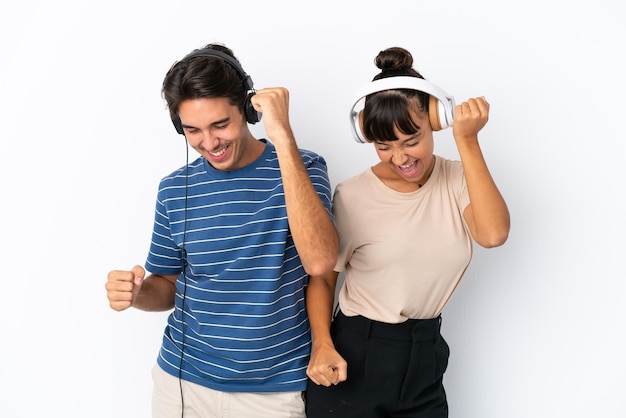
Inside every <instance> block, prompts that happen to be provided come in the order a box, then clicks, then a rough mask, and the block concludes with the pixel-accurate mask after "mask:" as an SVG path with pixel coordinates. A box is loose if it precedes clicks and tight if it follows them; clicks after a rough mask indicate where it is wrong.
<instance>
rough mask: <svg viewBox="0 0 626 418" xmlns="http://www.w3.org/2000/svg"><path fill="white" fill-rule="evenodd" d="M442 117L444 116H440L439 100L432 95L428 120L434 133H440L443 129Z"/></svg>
mask: <svg viewBox="0 0 626 418" xmlns="http://www.w3.org/2000/svg"><path fill="white" fill-rule="evenodd" d="M441 116H443V115H440V114H439V99H437V98H436V97H435V96H432V95H431V96H430V98H429V100H428V119H429V120H430V127H431V128H432V130H433V131H440V130H441V129H442V128H443V126H442V124H441Z"/></svg>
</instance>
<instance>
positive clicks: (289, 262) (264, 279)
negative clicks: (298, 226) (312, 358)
mask: <svg viewBox="0 0 626 418" xmlns="http://www.w3.org/2000/svg"><path fill="white" fill-rule="evenodd" d="M264 142H266V146H265V150H264V152H263V154H262V155H261V156H260V157H259V158H258V159H257V160H256V161H255V162H253V163H252V164H250V165H248V166H246V167H243V168H240V169H237V170H233V171H219V170H216V169H214V168H213V167H212V166H211V165H210V164H209V163H208V162H207V161H206V159H204V158H203V157H200V158H198V159H197V160H195V161H194V162H192V163H190V164H189V165H188V166H187V167H182V168H180V169H179V170H177V171H175V172H174V173H172V174H171V175H169V176H167V177H165V178H163V179H162V180H161V182H160V185H159V191H158V197H157V203H156V211H155V221H154V230H153V235H152V242H151V245H150V252H149V254H148V258H147V261H146V269H147V270H148V271H150V272H152V273H155V274H180V273H181V272H182V271H183V267H182V265H183V263H182V260H183V257H182V255H183V251H184V253H186V255H187V256H186V262H185V264H184V274H180V276H179V279H178V281H177V283H176V299H175V307H174V310H173V311H172V313H171V314H170V315H169V317H168V321H167V326H166V328H165V332H164V336H163V343H162V346H161V350H160V353H159V356H158V360H157V361H158V364H159V365H160V366H161V368H163V370H165V371H166V372H168V373H170V374H172V375H174V376H179V373H180V375H181V377H182V378H183V379H185V380H189V381H191V382H194V383H197V384H200V385H203V386H206V387H209V388H211V389H214V390H220V391H226V392H284V391H301V390H304V389H305V388H306V379H307V377H306V367H307V364H308V360H309V354H310V345H311V336H310V329H309V323H308V319H307V315H306V308H305V300H304V294H305V287H306V285H307V283H308V276H307V274H306V272H305V271H304V268H303V266H302V263H301V261H300V257H299V256H298V253H297V251H296V248H295V246H294V243H293V239H292V236H291V233H290V231H289V225H288V221H287V211H286V206H285V197H284V190H283V184H282V180H281V176H280V169H279V166H278V158H277V156H276V151H275V148H274V146H273V144H272V143H271V142H269V141H265V140H264ZM300 154H301V156H302V160H303V162H304V165H305V167H306V169H307V171H308V173H309V177H310V178H311V181H312V183H313V186H314V187H315V189H316V190H317V193H318V195H319V197H320V199H321V200H322V202H323V203H324V206H325V207H326V209H327V210H328V212H329V214H331V188H330V182H329V179H328V172H327V167H326V162H325V161H324V159H323V157H321V156H320V155H318V154H315V153H313V152H310V151H306V150H301V151H300ZM331 216H332V215H331ZM183 242H184V245H183ZM181 352H182V361H181ZM181 366H182V370H181Z"/></svg>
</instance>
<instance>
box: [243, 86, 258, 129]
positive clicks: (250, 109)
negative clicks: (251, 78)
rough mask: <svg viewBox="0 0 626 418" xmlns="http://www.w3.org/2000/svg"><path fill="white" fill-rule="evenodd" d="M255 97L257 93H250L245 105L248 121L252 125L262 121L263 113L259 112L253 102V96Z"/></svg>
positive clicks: (244, 109)
mask: <svg viewBox="0 0 626 418" xmlns="http://www.w3.org/2000/svg"><path fill="white" fill-rule="evenodd" d="M254 95H255V92H252V93H249V94H248V95H247V96H246V100H245V101H244V103H243V111H244V113H245V114H246V121H247V122H248V123H251V124H252V125H254V124H255V123H257V122H258V121H260V120H261V113H259V112H257V110H256V109H255V108H254V105H253V104H252V101H251V99H252V96H254Z"/></svg>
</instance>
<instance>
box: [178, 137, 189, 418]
mask: <svg viewBox="0 0 626 418" xmlns="http://www.w3.org/2000/svg"><path fill="white" fill-rule="evenodd" d="M183 137H184V138H185V151H186V157H185V161H186V162H185V209H184V211H183V216H184V220H183V241H182V244H181V247H182V249H181V267H182V271H183V298H182V304H181V311H180V312H181V315H180V319H181V321H180V326H181V329H180V331H181V341H180V343H181V346H180V364H179V366H178V386H179V388H180V416H181V418H183V417H184V414H185V400H184V398H183V379H182V374H183V356H184V353H185V298H186V296H187V250H186V249H185V241H186V239H187V197H188V190H189V187H188V186H189V142H188V141H187V136H185V135H183Z"/></svg>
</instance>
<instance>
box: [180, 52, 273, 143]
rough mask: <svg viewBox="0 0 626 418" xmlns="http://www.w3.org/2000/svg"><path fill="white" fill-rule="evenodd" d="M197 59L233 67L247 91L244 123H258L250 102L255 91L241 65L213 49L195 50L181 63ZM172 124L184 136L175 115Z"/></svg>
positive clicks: (258, 118)
mask: <svg viewBox="0 0 626 418" xmlns="http://www.w3.org/2000/svg"><path fill="white" fill-rule="evenodd" d="M197 57H216V58H219V59H221V60H222V61H224V62H226V63H227V64H229V65H230V66H231V67H233V68H234V69H235V71H237V73H238V74H239V76H240V77H241V79H242V80H243V81H244V84H245V86H246V88H247V89H248V95H247V96H246V100H245V101H244V104H243V110H244V114H245V116H246V122H248V123H250V124H253V125H254V124H255V123H257V122H258V121H260V120H261V113H260V112H258V111H257V110H256V109H255V108H254V106H253V105H252V102H251V101H250V99H251V98H252V96H254V95H255V94H256V90H255V89H254V84H253V83H252V78H251V77H250V76H249V75H248V74H246V72H245V71H244V70H243V68H241V65H239V63H238V62H237V60H236V59H235V58H233V57H231V56H230V55H228V54H226V53H224V52H222V51H218V50H215V49H201V50H197V51H194V52H192V53H190V54H188V55H186V56H185V57H184V58H183V59H182V60H181V61H186V60H190V59H193V58H197ZM172 123H173V124H174V128H176V132H178V133H179V134H181V135H184V131H183V124H182V122H181V120H180V116H178V115H176V116H175V117H174V118H172Z"/></svg>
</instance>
